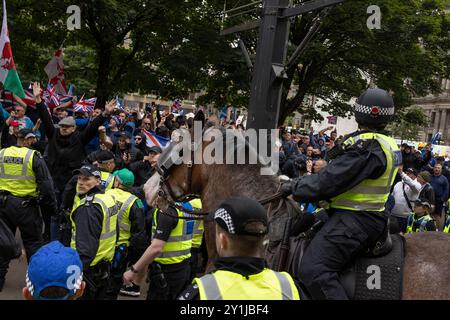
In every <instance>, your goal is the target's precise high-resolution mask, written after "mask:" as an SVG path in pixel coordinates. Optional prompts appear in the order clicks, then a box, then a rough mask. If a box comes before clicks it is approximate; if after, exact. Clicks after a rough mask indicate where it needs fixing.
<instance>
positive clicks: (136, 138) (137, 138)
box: [134, 137, 142, 140]
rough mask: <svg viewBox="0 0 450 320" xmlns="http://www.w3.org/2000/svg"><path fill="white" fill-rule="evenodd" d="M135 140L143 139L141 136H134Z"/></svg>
mask: <svg viewBox="0 0 450 320" xmlns="http://www.w3.org/2000/svg"><path fill="white" fill-rule="evenodd" d="M134 140H142V138H141V137H134Z"/></svg>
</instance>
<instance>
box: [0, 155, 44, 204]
mask: <svg viewBox="0 0 450 320" xmlns="http://www.w3.org/2000/svg"><path fill="white" fill-rule="evenodd" d="M35 152H36V151H35V150H32V149H28V148H26V147H15V146H14V147H9V148H6V149H2V150H0V190H5V191H8V192H10V193H11V194H12V195H13V196H16V197H26V196H31V197H37V196H38V191H37V183H36V177H35V173H34V171H33V155H34V153H35Z"/></svg>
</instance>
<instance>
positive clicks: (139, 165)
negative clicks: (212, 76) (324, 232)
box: [0, 84, 450, 298]
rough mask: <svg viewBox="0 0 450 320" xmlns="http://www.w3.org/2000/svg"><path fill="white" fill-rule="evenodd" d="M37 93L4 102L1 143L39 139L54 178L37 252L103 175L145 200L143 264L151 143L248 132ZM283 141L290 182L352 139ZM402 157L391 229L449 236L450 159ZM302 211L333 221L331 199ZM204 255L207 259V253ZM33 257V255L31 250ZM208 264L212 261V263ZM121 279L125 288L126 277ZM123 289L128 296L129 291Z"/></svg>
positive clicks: (408, 152) (213, 119) (406, 150)
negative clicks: (196, 129)
mask: <svg viewBox="0 0 450 320" xmlns="http://www.w3.org/2000/svg"><path fill="white" fill-rule="evenodd" d="M33 93H34V95H35V97H36V105H35V106H33V107H24V106H22V105H16V106H14V107H12V108H9V109H7V108H4V107H3V106H1V104H0V132H1V136H0V144H1V148H8V147H12V146H16V145H17V143H18V139H32V141H31V142H30V143H29V146H30V147H31V148H33V149H34V150H37V151H39V152H40V154H42V156H43V159H44V160H45V163H46V165H47V167H48V170H49V173H50V175H51V178H52V181H53V188H54V197H55V201H54V202H55V204H56V205H55V208H54V210H46V211H43V212H42V215H43V219H44V225H45V229H44V231H43V237H42V241H41V242H40V243H39V245H37V246H35V247H36V249H37V248H39V246H42V245H43V244H44V243H46V242H50V241H52V240H61V241H62V242H63V243H64V244H65V245H66V246H68V245H69V243H70V239H67V238H66V236H67V235H63V234H62V233H63V231H64V228H63V227H62V226H61V225H62V223H63V220H62V219H63V218H62V217H64V213H65V212H67V211H69V212H70V211H71V210H73V209H72V208H74V207H77V206H79V205H80V201H79V199H78V200H77V196H78V194H79V190H78V188H82V187H83V185H82V184H80V177H79V176H80V175H84V176H85V177H87V178H89V177H90V176H95V175H98V178H99V179H100V178H101V179H102V181H104V182H105V183H104V184H103V185H102V186H100V187H99V188H103V189H107V188H108V187H109V185H111V186H112V185H114V186H116V188H118V189H120V188H122V189H123V190H124V191H126V192H130V194H132V195H134V196H135V197H136V198H138V199H140V201H141V202H139V203H137V204H136V208H135V209H133V210H134V211H133V212H134V213H133V215H134V217H133V219H134V222H133V221H131V222H132V227H131V229H132V230H134V231H133V232H136V230H138V229H139V232H142V233H143V235H142V237H141V239H140V240H139V241H141V243H140V244H137V245H136V246H140V247H141V248H140V249H139V250H137V251H136V252H135V254H134V256H133V257H132V258H131V260H130V262H134V261H137V260H138V258H139V257H140V256H141V255H142V254H143V252H144V250H145V248H146V247H147V246H148V245H150V238H151V234H149V230H151V229H152V221H151V220H152V218H153V214H151V213H149V212H150V210H149V208H148V206H147V204H146V202H145V194H144V189H143V186H144V184H145V183H146V181H147V180H148V179H149V178H150V177H151V176H152V175H153V173H154V172H155V165H156V163H157V161H158V158H159V156H160V154H161V153H162V148H161V146H160V144H159V143H156V144H155V143H154V142H152V143H149V141H148V139H152V137H153V138H155V137H158V138H160V139H166V140H167V141H170V139H171V137H172V133H173V132H174V130H176V129H179V128H192V126H193V123H194V121H195V120H201V121H203V122H204V123H206V126H210V125H222V126H223V127H224V128H228V129H233V130H237V131H245V127H244V125H243V124H242V123H235V122H233V121H228V122H227V121H226V120H225V121H223V119H219V118H218V117H217V116H215V115H211V116H209V118H208V119H205V118H206V117H205V114H204V113H203V111H201V110H200V111H198V112H197V113H196V114H195V115H194V114H190V115H191V116H189V114H188V115H183V114H179V113H176V112H171V111H170V110H158V108H157V106H156V105H155V103H152V104H151V105H148V106H146V107H145V109H139V110H134V111H129V110H124V109H123V108H121V107H117V104H116V101H114V100H112V101H110V102H108V103H107V104H106V106H104V107H103V106H102V107H98V108H95V109H93V110H90V111H89V112H87V111H81V112H74V111H73V110H72V109H71V108H70V107H69V106H62V107H57V108H54V109H52V110H51V109H48V108H47V106H46V105H45V103H44V102H43V101H42V100H41V99H40V94H41V89H40V87H39V85H37V84H35V85H34V86H33ZM23 130H25V131H23ZM280 136H281V146H280V148H279V155H280V162H279V164H280V173H281V174H282V175H285V176H287V177H288V178H290V179H294V178H299V177H302V176H304V175H311V174H315V173H318V172H319V171H320V170H322V169H323V168H324V167H326V166H327V164H328V162H329V161H332V160H331V159H330V157H329V153H331V152H330V151H331V150H332V149H333V148H334V147H335V146H336V145H338V144H339V143H341V142H342V141H343V140H344V139H343V138H344V137H343V136H338V133H337V131H336V129H334V128H333V127H332V126H330V127H327V128H325V129H323V130H321V131H319V132H317V133H316V132H314V130H313V128H310V131H309V132H305V131H300V130H296V129H290V130H288V129H287V128H281V130H280ZM401 152H402V158H403V165H402V166H401V167H400V169H399V172H398V174H397V176H396V177H395V179H396V180H395V183H394V186H393V188H392V193H391V196H390V199H389V201H388V204H387V208H388V210H389V211H390V213H391V231H394V229H395V232H403V233H406V232H415V231H437V230H438V229H440V230H442V228H443V227H444V225H445V220H446V213H447V211H448V207H449V205H448V201H449V196H450V191H449V183H450V170H449V168H448V159H445V158H444V157H442V156H437V155H435V154H433V152H432V147H431V145H427V146H426V147H425V148H423V149H422V150H415V149H414V147H411V146H408V145H406V144H403V145H401ZM97 169H98V171H96V170H97ZM123 170H126V171H123ZM96 172H97V173H96ZM109 174H113V176H114V177H116V179H117V181H118V182H117V183H115V182H112V181H110V180H108V179H109V178H108V175H109ZM104 175H105V177H106V178H105V179H104V178H103V176H104ZM95 177H97V176H95ZM77 183H78V184H77ZM94 189H95V190H96V187H95V188H93V190H94ZM103 189H102V190H103ZM300 205H301V208H302V210H303V211H304V212H305V213H307V214H315V215H316V216H317V217H318V218H319V219H327V215H326V212H325V210H326V209H327V208H328V207H327V203H326V201H321V202H319V203H300ZM130 212H131V211H130ZM138 212H141V213H138ZM139 214H142V215H143V217H144V220H145V226H142V228H137V227H136V226H133V224H135V223H136V222H135V221H144V220H140V218H139V217H137V216H138V215H139ZM133 219H131V220H133ZM72 222H73V221H72ZM72 228H73V226H72ZM86 228H88V226H87V225H86ZM69 229H70V227H69ZM141 229H142V230H141ZM69 238H70V237H69ZM72 240H73V239H72ZM80 241H81V240H80ZM139 241H138V240H136V239H133V240H131V243H132V244H133V245H134V244H136V243H138V242H139ZM34 251H36V250H34ZM116 253H117V252H116ZM200 253H201V254H203V256H204V255H205V251H204V250H203V251H201V252H200ZM27 255H29V256H31V254H29V253H28V252H27ZM80 256H81V263H82V264H83V266H84V267H85V268H89V263H91V262H92V259H91V260H89V263H87V264H86V261H85V260H84V259H85V258H84V256H83V255H81V254H80ZM201 260H203V261H201ZM201 260H200V261H201V262H204V259H201ZM202 267H204V265H203V266H202ZM2 268H3V269H2ZM197 270H201V268H199V269H197ZM6 271H7V265H6V267H5V266H0V291H1V289H2V287H3V285H4V281H5V274H6ZM133 272H134V271H133ZM116 276H118V279H119V281H118V283H119V287H120V283H121V281H120V279H121V273H120V272H119V273H117V274H116ZM88 287H89V285H88ZM133 287H134V288H133V289H132V290H131V289H130V290H131V292H134V293H135V294H134V295H138V293H139V288H135V287H136V286H135V285H133ZM88 291H89V290H88ZM123 291H124V292H127V290H125V289H124V290H123ZM113 298H114V295H113Z"/></svg>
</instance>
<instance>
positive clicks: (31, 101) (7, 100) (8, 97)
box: [0, 88, 36, 109]
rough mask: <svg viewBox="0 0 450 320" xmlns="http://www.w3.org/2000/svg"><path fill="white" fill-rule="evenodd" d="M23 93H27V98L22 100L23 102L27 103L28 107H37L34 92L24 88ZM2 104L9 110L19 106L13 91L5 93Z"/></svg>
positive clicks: (1, 100)
mask: <svg viewBox="0 0 450 320" xmlns="http://www.w3.org/2000/svg"><path fill="white" fill-rule="evenodd" d="M23 91H24V92H25V98H22V101H23V102H25V104H26V105H27V106H29V107H34V106H35V105H36V100H35V98H34V95H33V92H32V90H28V89H25V88H24V89H23ZM0 102H1V103H2V104H3V107H5V108H7V109H8V108H11V107H13V106H15V105H17V103H16V101H15V99H14V97H13V94H12V92H11V91H4V93H3V96H2V98H1V99H0Z"/></svg>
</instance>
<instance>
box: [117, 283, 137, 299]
mask: <svg viewBox="0 0 450 320" xmlns="http://www.w3.org/2000/svg"><path fill="white" fill-rule="evenodd" d="M120 294H121V295H125V296H130V297H139V296H140V295H141V287H140V286H138V285H135V284H129V285H125V284H124V285H123V286H122V288H121V289H120Z"/></svg>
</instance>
